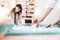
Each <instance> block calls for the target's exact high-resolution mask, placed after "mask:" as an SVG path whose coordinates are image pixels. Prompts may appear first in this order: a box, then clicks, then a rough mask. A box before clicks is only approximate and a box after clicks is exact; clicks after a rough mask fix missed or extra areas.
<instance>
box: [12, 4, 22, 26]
mask: <svg viewBox="0 0 60 40" xmlns="http://www.w3.org/2000/svg"><path fill="white" fill-rule="evenodd" d="M12 12H13V13H14V24H16V25H18V20H19V21H20V14H21V13H22V6H21V5H20V4H17V5H16V7H15V8H13V10H12Z"/></svg>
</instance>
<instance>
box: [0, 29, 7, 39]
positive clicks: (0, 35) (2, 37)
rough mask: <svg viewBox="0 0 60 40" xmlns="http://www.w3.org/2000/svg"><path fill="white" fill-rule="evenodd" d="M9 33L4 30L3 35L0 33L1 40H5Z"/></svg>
mask: <svg viewBox="0 0 60 40" xmlns="http://www.w3.org/2000/svg"><path fill="white" fill-rule="evenodd" d="M7 32H8V30H4V31H3V32H2V33H0V40H3V39H4V37H5V35H6V33H7Z"/></svg>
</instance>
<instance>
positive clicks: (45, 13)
mask: <svg viewBox="0 0 60 40" xmlns="http://www.w3.org/2000/svg"><path fill="white" fill-rule="evenodd" d="M51 10H52V8H47V9H46V11H44V14H43V15H42V17H40V21H42V20H44V19H45V17H46V16H47V15H48V14H49V13H50V11H51Z"/></svg>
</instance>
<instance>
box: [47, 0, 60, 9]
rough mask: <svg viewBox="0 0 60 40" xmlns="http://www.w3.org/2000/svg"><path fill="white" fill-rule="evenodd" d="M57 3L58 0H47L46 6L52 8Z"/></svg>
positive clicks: (59, 2) (59, 3) (59, 1)
mask: <svg viewBox="0 0 60 40" xmlns="http://www.w3.org/2000/svg"><path fill="white" fill-rule="evenodd" d="M57 3H58V5H60V0H49V1H48V3H47V6H46V7H47V8H48V7H51V8H54V7H55V5H56V4H57Z"/></svg>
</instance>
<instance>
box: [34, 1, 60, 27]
mask: <svg viewBox="0 0 60 40" xmlns="http://www.w3.org/2000/svg"><path fill="white" fill-rule="evenodd" d="M47 4H48V5H47V7H46V8H47V9H46V10H45V12H44V15H42V17H40V18H39V19H35V20H34V23H36V26H37V27H38V24H39V23H40V22H41V21H42V20H44V19H45V18H46V17H47V16H48V14H49V13H50V12H51V11H52V10H53V9H54V8H55V7H56V4H57V5H58V6H59V7H58V6H57V8H60V0H49V1H48V3H47ZM59 14H60V12H59ZM59 16H60V15H57V17H56V19H57V20H54V22H51V23H49V24H48V25H46V27H49V26H51V25H54V24H55V23H56V22H57V21H58V20H59V19H58V17H59Z"/></svg>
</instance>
